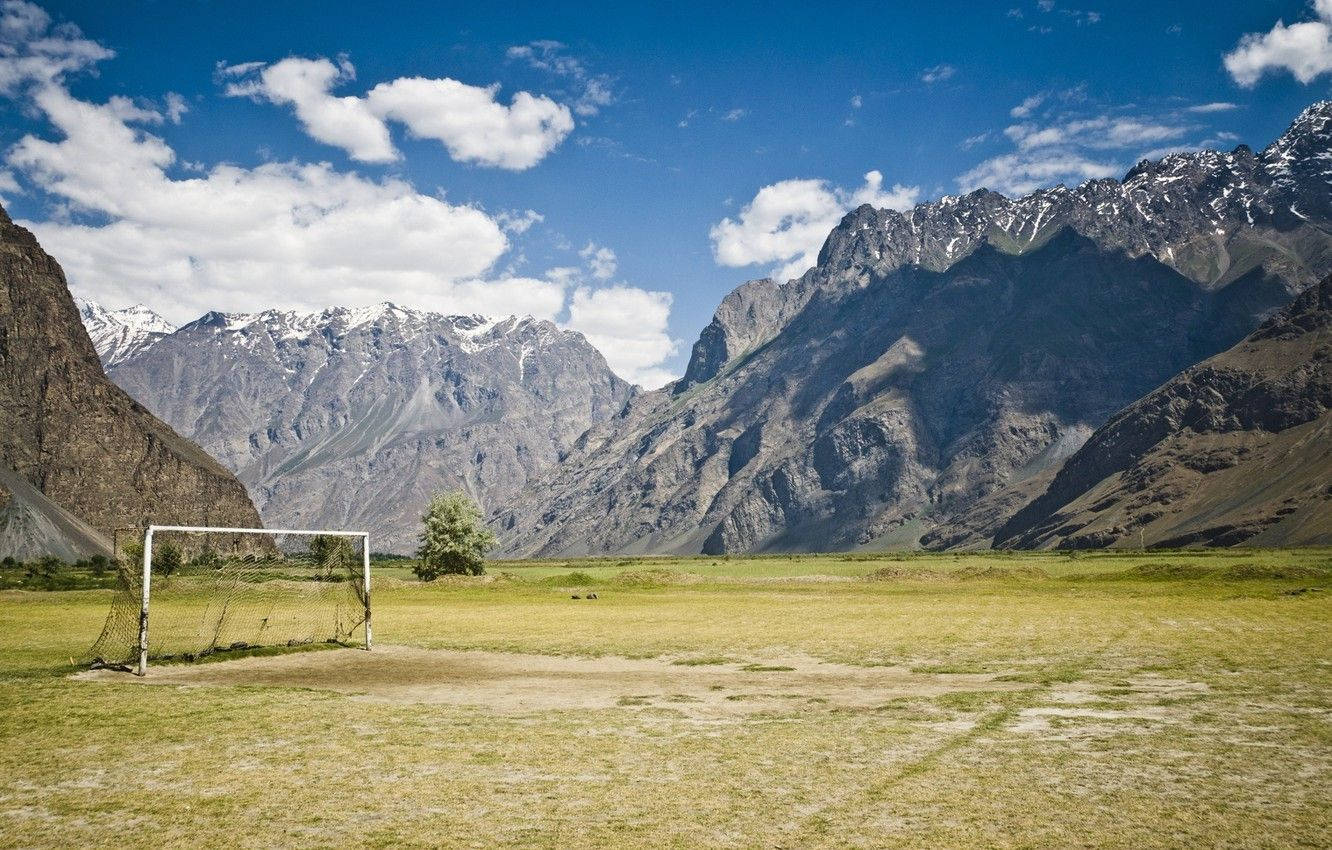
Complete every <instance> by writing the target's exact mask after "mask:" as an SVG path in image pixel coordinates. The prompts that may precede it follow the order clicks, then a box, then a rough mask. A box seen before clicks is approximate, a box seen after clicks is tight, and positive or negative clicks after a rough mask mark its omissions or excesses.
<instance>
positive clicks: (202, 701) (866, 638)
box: [0, 550, 1332, 848]
mask: <svg viewBox="0 0 1332 850" xmlns="http://www.w3.org/2000/svg"><path fill="white" fill-rule="evenodd" d="M871 574H874V575H875V576H876V577H875V578H873V579H871V578H869V576H870V575H871ZM376 576H377V586H376V589H375V595H374V602H375V634H376V641H377V643H378V644H380V645H382V646H383V647H384V651H385V654H383V655H381V656H378V657H379V658H382V659H384V662H383V663H384V665H385V667H384V668H383V669H382V670H380V671H379V672H376V671H375V670H374V668H368V669H369V670H370V672H369V673H367V674H365V680H364V681H359V680H347V679H346V678H345V677H344V678H343V679H341V680H338V681H336V682H332V681H330V682H328V683H327V685H321V684H319V683H320V682H323V681H325V680H322V679H318V678H317V677H315V678H310V679H304V678H301V677H299V676H293V675H291V674H290V671H291V670H293V669H299V666H300V665H309V666H310V668H311V669H315V668H317V667H318V666H319V665H321V664H326V663H329V659H332V658H335V657H348V656H345V655H344V656H339V653H352V652H355V651H354V650H332V651H327V652H309V653H302V654H299V655H295V656H289V657H283V658H281V659H278V660H280V661H281V662H282V663H283V664H285V665H287V666H286V667H284V668H283V669H284V670H286V671H287V673H283V674H282V675H278V674H276V673H271V672H270V673H265V674H264V676H267V677H268V678H264V677H262V676H258V674H250V673H246V672H245V669H246V668H245V667H244V665H247V664H250V663H252V662H271V661H273V660H274V659H238V660H229V661H223V662H221V663H217V662H211V663H209V664H203V665H193V667H192V668H191V669H190V670H188V671H186V672H187V673H188V674H189V675H191V676H199V675H200V674H202V676H203V678H199V679H198V680H197V681H196V682H194V683H191V684H158V685H143V684H141V683H138V682H132V681H129V679H130V678H131V677H128V676H125V675H124V674H115V675H114V676H111V677H108V678H104V679H102V680H98V681H87V680H75V679H71V678H70V677H69V674H70V673H71V672H72V671H73V669H74V668H73V667H72V659H76V658H78V657H79V656H81V655H82V653H83V652H84V651H85V650H86V649H87V648H88V646H89V645H90V644H91V643H92V641H93V639H94V638H95V637H96V636H97V634H98V631H99V630H100V628H101V625H102V621H103V618H104V616H105V614H106V610H107V606H108V603H109V600H110V596H111V593H110V591H107V590H84V591H64V592H33V591H15V590H10V591H3V592H0V622H2V623H3V624H4V629H3V632H2V633H0V641H3V643H0V845H3V846H15V847H31V846H61V847H69V846H94V845H119V846H145V845H154V846H158V845H163V844H190V845H195V846H204V847H212V846H226V847H258V846H264V847H267V846H328V845H368V846H399V845H450V846H455V845H456V846H474V847H485V846H493V845H495V844H499V843H508V844H518V845H523V846H541V847H547V846H548V847H570V846H603V847H625V846H689V847H693V846H721V847H727V846H735V847H754V846H777V847H792V848H796V847H811V846H859V847H885V846H887V847H899V846H900V847H940V846H949V847H955V846H975V847H1021V846H1027V847H1049V846H1060V847H1142V846H1178V847H1197V846H1208V847H1211V846H1227V847H1301V846H1304V847H1327V846H1329V845H1332V803H1330V802H1329V796H1330V794H1332V550H1306V551H1280V552H1273V551H1230V550H1228V551H1222V552H1172V553H1160V552H1150V553H1146V554H1141V553H1138V554H1107V553H1085V554H1082V555H1081V556H1078V557H1074V556H1070V555H1065V554H1049V555H1033V554H1022V555H1006V554H978V555H962V556H953V555H900V556H898V555H884V556H878V557H869V556H858V555H851V556H818V557H813V556H798V557H771V558H769V557H764V558H735V559H713V558H696V559H679V560H672V559H601V560H587V561H565V562H543V563H534V564H522V563H498V564H494V565H492V575H491V576H487V577H485V578H483V579H466V580H464V579H449V580H441V581H439V582H436V583H434V584H431V585H422V584H419V583H416V582H414V581H409V580H407V579H408V577H409V576H410V572H409V571H408V569H407V566H406V565H404V564H401V563H393V564H391V565H389V566H385V567H382V568H380V569H379V570H378V571H377V572H376ZM589 591H593V592H596V593H597V595H598V597H599V598H598V599H597V600H595V601H589V600H586V599H581V600H573V599H571V598H570V597H571V596H572V595H574V594H577V595H586V593H587V592H589ZM393 646H398V647H418V648H421V649H422V650H448V651H456V650H485V651H488V652H490V653H526V654H534V655H540V656H561V658H559V659H552V663H554V662H556V661H558V662H559V663H560V664H565V663H573V662H574V661H576V660H577V659H598V660H597V661H596V662H592V661H588V662H581V661H580V662H578V663H585V664H586V665H588V667H589V669H591V667H593V666H596V665H600V666H599V667H597V669H598V671H599V672H598V673H597V677H596V679H595V684H596V687H597V688H599V689H600V690H598V691H596V692H595V693H593V692H592V691H591V690H588V691H587V692H586V693H581V694H580V693H578V692H577V691H578V689H579V687H581V685H580V683H582V682H584V681H585V680H583V679H580V678H578V676H579V675H581V674H572V673H562V672H559V671H555V672H551V671H547V673H546V674H545V675H547V677H548V680H549V681H552V682H556V681H566V682H567V684H568V685H569V688H568V690H569V692H568V693H562V694H558V695H552V699H554V697H555V696H559V697H560V698H561V699H564V700H566V702H565V703H558V701H555V702H552V703H551V704H550V705H549V706H546V707H533V708H527V709H525V708H523V707H522V706H521V705H519V706H518V707H516V708H515V704H513V703H508V704H505V705H499V704H495V705H488V704H486V699H487V697H486V695H487V694H492V693H498V692H499V691H500V690H503V689H504V688H507V687H509V686H510V684H512V683H513V682H516V683H517V684H521V678H522V676H521V672H519V673H514V672H513V671H512V670H509V669H508V668H506V671H507V672H504V673H503V674H502V675H501V674H498V673H497V674H496V675H495V676H488V675H487V674H486V673H485V672H484V671H482V672H480V673H476V674H475V676H474V677H473V678H471V679H467V678H459V679H457V680H456V681H455V680H453V679H448V678H447V677H445V676H444V674H443V673H442V672H441V673H440V676H439V677H438V680H436V681H431V677H432V670H433V669H434V667H432V665H433V664H434V662H433V661H432V659H434V658H435V657H437V656H438V657H439V658H440V659H447V658H453V657H455V656H457V655H458V654H457V653H452V654H449V653H443V652H441V653H438V654H437V656H436V655H432V654H430V653H425V652H414V653H413V652H409V651H406V650H398V651H394V650H391V649H390V647H393ZM395 652H396V654H394V653H395ZM468 657H469V658H470V657H473V656H468ZM505 657H507V656H493V655H480V654H476V655H475V658H479V659H482V661H480V662H477V663H495V664H498V663H499V660H502V659H503V658H505ZM373 658H376V654H375V653H369V654H365V653H360V654H358V655H357V656H356V657H355V659H353V660H355V661H357V663H362V662H364V660H365V659H373ZM395 659H396V660H395ZM486 659H489V661H486ZM497 659H499V660H497ZM620 659H634V661H622V660H620ZM389 661H393V664H389ZM820 662H827V663H828V664H827V665H825V666H820ZM515 663H517V664H518V668H521V666H522V664H524V663H528V662H521V660H520V662H515ZM292 665H297V666H296V667H293V666H292ZM395 665H396V666H395ZM634 665H638V667H634ZM653 665H656V666H653ZM834 665H840V666H834ZM446 667H447V665H446V664H445V663H444V661H443V660H441V661H440V667H439V669H440V670H441V671H443V670H445V669H446ZM204 668H211V669H213V670H216V671H218V678H217V679H216V681H215V682H214V683H211V684H210V683H208V681H207V677H208V676H210V675H211V672H210V670H205V669H204ZM518 668H515V669H518ZM639 668H641V669H642V670H646V671H648V672H646V673H642V675H638V674H633V675H631V673H629V672H625V673H623V674H621V673H619V672H617V671H622V670H624V671H631V670H638V669H639ZM363 669H366V668H363ZM561 669H562V668H561ZM227 670H236V671H239V672H238V673H237V674H236V675H237V676H238V678H231V679H228V678H227V675H226V674H225V671H227ZM653 671H656V672H653ZM662 671H666V672H662ZM669 671H678V676H679V679H678V681H679V683H680V684H679V688H680V691H679V692H676V690H675V689H674V688H675V684H674V683H675V681H676V680H674V679H667V678H663V677H664V676H666V673H669ZM827 671H834V672H831V673H830V672H827ZM836 671H841V672H836ZM250 675H253V676H256V677H254V678H246V676H250ZM619 675H624V677H625V678H624V681H623V689H622V690H619V684H618V682H619V680H618V679H617V678H616V677H617V676H619ZM671 675H676V674H674V673H672V674H671ZM115 676H119V677H120V678H119V679H117V678H115ZM282 676H287V678H286V679H283V678H282ZM633 676H638V678H634V677H633ZM876 676H881V677H883V678H875V677H876ZM559 677H564V679H560V678H559ZM653 677H655V678H653ZM802 677H803V678H802ZM409 679H410V681H408V680H409ZM482 680H484V681H483V682H482ZM542 681H546V679H543V680H542ZM586 681H587V682H592V681H593V680H591V679H588V680H586ZM228 682H231V683H228ZM236 682H242V683H239V684H237V683H236ZM311 682H314V683H315V684H313V685H312V684H311ZM477 682H482V683H483V684H484V687H481V686H478V685H477ZM506 682H508V683H509V684H506ZM645 682H647V683H653V682H670V683H671V684H669V685H663V686H661V687H660V688H658V689H655V690H654V689H653V687H652V686H650V685H647V684H644V683H645ZM881 682H888V683H890V684H889V685H882V687H884V688H885V689H884V690H883V691H882V693H881V694H880V693H879V692H877V691H876V690H875V688H877V687H880V686H881V685H880V684H876V683H881ZM894 682H896V683H899V684H897V685H894V684H891V683H894ZM866 683H868V684H866ZM899 685H900V686H899ZM588 687H589V688H590V687H591V685H589V686H588ZM455 688H456V689H458V690H459V691H460V692H461V691H466V693H468V694H475V697H476V703H475V704H461V703H453V702H441V701H439V700H432V699H428V698H425V697H418V696H417V695H419V694H423V693H427V692H430V693H434V694H436V695H439V694H445V695H448V694H449V692H450V691H451V690H452V689H455ZM469 688H472V689H473V690H467V689H469ZM690 688H692V689H693V690H689V689H690ZM431 689H433V690H431ZM709 693H715V694H716V697H715V700H714V701H712V702H709V701H708V699H712V698H711V697H708V694H709ZM699 694H702V695H703V696H702V697H700V696H699ZM538 696H539V695H538ZM469 698H470V697H469ZM579 701H581V702H582V703H583V704H580V705H578V707H576V708H571V707H567V706H568V705H573V704H574V703H576V702H579ZM561 705H565V706H566V707H561Z"/></svg>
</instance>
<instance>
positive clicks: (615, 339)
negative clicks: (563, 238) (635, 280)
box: [567, 284, 680, 389]
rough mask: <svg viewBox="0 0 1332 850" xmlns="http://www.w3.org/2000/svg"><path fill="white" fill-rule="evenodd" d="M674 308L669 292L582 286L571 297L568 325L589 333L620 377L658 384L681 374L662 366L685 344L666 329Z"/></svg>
mask: <svg viewBox="0 0 1332 850" xmlns="http://www.w3.org/2000/svg"><path fill="white" fill-rule="evenodd" d="M670 314H671V294H670V293H669V292H650V291H647V290H644V289H638V288H636V287H632V286H624V285H622V284H621V285H615V286H606V287H602V288H600V289H592V288H590V287H586V286H580V287H578V288H577V289H575V290H574V293H573V298H572V299H571V300H570V302H569V321H568V322H567V327H569V328H571V329H572V330H576V331H578V332H579V333H581V334H582V335H583V336H585V337H587V339H588V341H589V342H591V343H592V344H593V345H595V346H596V347H597V348H598V349H599V350H600V351H601V352H602V354H603V355H605V357H606V362H607V363H609V364H610V367H611V368H612V369H613V370H615V373H616V374H618V375H619V376H620V377H622V378H624V379H625V380H627V381H629V382H631V383H635V384H639V385H640V386H643V387H645V388H647V389H656V388H657V387H660V386H663V385H665V384H666V383H668V382H670V381H672V380H674V379H675V378H676V377H678V376H677V375H675V374H674V373H672V372H670V371H668V370H666V369H663V368H662V367H661V363H662V362H663V361H665V360H666V359H667V358H668V357H672V356H674V355H675V353H676V352H677V351H678V350H679V347H680V343H679V341H678V340H674V339H671V336H670V334H669V333H668V332H667V329H666V326H667V322H668V320H669V319H670Z"/></svg>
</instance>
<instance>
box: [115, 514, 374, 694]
mask: <svg viewBox="0 0 1332 850" xmlns="http://www.w3.org/2000/svg"><path fill="white" fill-rule="evenodd" d="M159 531H162V532H167V531H172V532H176V531H178V532H185V533H201V534H268V535H281V534H290V535H295V536H307V537H315V536H324V537H356V538H360V539H361V540H362V546H361V567H362V570H363V571H364V575H363V581H364V583H365V590H364V594H365V648H366V650H369V649H370V646H371V638H370V533H369V532H368V531H323V530H315V529H291V528H215V527H210V526H200V525H150V526H148V528H147V529H145V531H144V535H143V602H142V607H141V608H140V611H139V664H138V670H137V671H136V672H137V673H138V675H140V676H143V675H145V674H146V673H147V672H148V603H149V600H150V597H151V592H150V588H151V586H152V580H153V535H154V534H155V533H156V532H159Z"/></svg>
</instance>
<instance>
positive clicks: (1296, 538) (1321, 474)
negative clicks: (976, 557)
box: [996, 277, 1332, 548]
mask: <svg viewBox="0 0 1332 850" xmlns="http://www.w3.org/2000/svg"><path fill="white" fill-rule="evenodd" d="M996 539H997V542H998V544H999V545H1003V546H1013V547H1028V548H1029V547H1051V546H1059V547H1066V548H1084V547H1093V546H1095V547H1100V546H1142V545H1146V546H1154V545H1160V546H1184V545H1193V544H1201V545H1213V546H1228V545H1234V544H1238V543H1245V544H1251V545H1263V546H1293V545H1308V544H1323V545H1326V544H1329V543H1332V277H1328V278H1327V279H1325V280H1324V281H1323V282H1322V283H1321V284H1319V285H1318V286H1316V287H1313V288H1311V289H1309V290H1307V291H1306V292H1305V293H1304V294H1302V295H1300V296H1299V297H1298V298H1297V299H1295V301H1294V303H1292V304H1291V305H1290V306H1289V307H1288V308H1287V309H1285V310H1284V311H1282V312H1281V313H1279V314H1278V315H1277V316H1275V317H1273V318H1272V319H1269V320H1268V321H1267V322H1265V323H1264V324H1263V325H1262V326H1261V327H1260V328H1259V329H1258V330H1257V331H1255V332H1254V333H1252V334H1250V335H1249V336H1248V337H1246V338H1245V339H1244V340H1243V341H1242V342H1240V343H1239V344H1238V345H1236V346H1235V347H1234V348H1231V349H1230V350H1228V351H1225V352H1223V353H1222V354H1218V355H1217V356H1215V357H1212V358H1210V359H1208V360H1205V361H1203V362H1202V363H1200V364H1198V365H1197V366H1194V367H1192V368H1190V369H1187V370H1185V371H1184V372H1183V373H1181V374H1180V375H1178V376H1176V377H1175V378H1172V379H1171V380H1170V381H1168V382H1166V383H1165V384H1164V385H1163V386H1161V387H1160V388H1159V389H1157V390H1155V391H1153V392H1152V393H1150V394H1148V395H1147V396H1146V397H1144V398H1142V399H1141V400H1139V401H1137V402H1135V403H1134V404H1132V405H1130V406H1129V407H1127V408H1125V409H1124V410H1122V411H1120V412H1119V413H1117V414H1116V415H1115V416H1114V417H1112V418H1111V419H1110V421H1109V422H1107V423H1106V424H1105V425H1104V426H1102V427H1101V428H1100V429H1098V430H1097V431H1096V433H1094V434H1093V435H1092V436H1091V438H1090V439H1089V440H1088V441H1087V442H1086V444H1084V445H1083V446H1082V448H1081V449H1079V450H1078V451H1077V452H1076V453H1075V454H1074V455H1073V456H1072V457H1070V458H1069V459H1068V461H1067V462H1066V463H1065V464H1064V466H1063V468H1062V469H1060V471H1059V473H1058V474H1057V475H1056V476H1055V477H1054V480H1053V482H1052V483H1051V484H1050V487H1049V489H1047V490H1046V491H1045V492H1044V493H1043V494H1042V495H1040V496H1039V497H1038V498H1037V499H1036V500H1035V501H1033V502H1032V503H1031V504H1030V505H1028V506H1027V507H1025V508H1024V509H1023V510H1021V511H1019V512H1018V513H1017V514H1016V515H1015V516H1014V517H1013V518H1012V519H1011V520H1010V521H1009V522H1008V523H1006V524H1005V525H1004V526H1003V528H1002V529H1001V530H1000V532H999V534H998V536H997V538H996Z"/></svg>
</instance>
